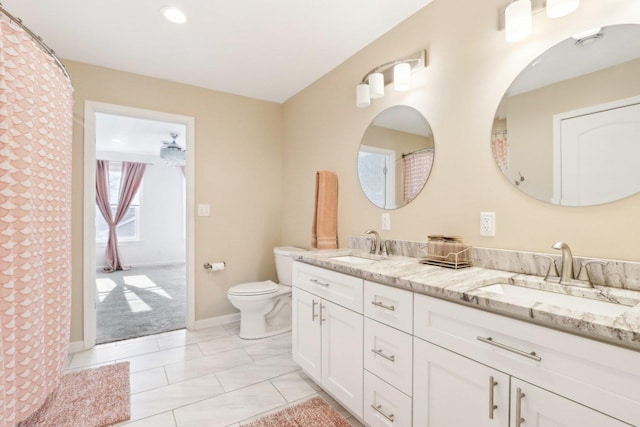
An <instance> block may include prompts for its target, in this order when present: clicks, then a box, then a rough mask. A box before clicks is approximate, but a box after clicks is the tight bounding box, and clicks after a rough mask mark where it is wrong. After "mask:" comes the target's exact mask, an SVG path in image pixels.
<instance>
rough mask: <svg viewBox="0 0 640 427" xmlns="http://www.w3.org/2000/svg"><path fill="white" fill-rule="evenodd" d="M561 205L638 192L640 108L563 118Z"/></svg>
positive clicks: (615, 109) (561, 131)
mask: <svg viewBox="0 0 640 427" xmlns="http://www.w3.org/2000/svg"><path fill="white" fill-rule="evenodd" d="M560 137H561V160H560V163H561V181H562V182H561V201H560V203H561V204H562V205H565V206H581V205H596V204H602V203H607V202H610V201H612V200H618V199H621V198H624V197H627V196H631V195H633V194H635V193H637V192H638V191H640V104H634V105H628V106H625V107H619V108H613V109H609V110H605V111H599V112H595V113H591V114H585V115H582V116H578V117H572V118H568V119H564V120H562V122H561V124H560Z"/></svg>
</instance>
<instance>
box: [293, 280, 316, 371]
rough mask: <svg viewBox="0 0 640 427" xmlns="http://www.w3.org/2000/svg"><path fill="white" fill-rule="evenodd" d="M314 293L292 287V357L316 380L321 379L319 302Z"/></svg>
mask: <svg viewBox="0 0 640 427" xmlns="http://www.w3.org/2000/svg"><path fill="white" fill-rule="evenodd" d="M321 301H322V300H321V299H320V298H319V297H317V296H315V295H312V294H310V293H308V292H305V291H303V290H301V289H298V288H296V287H294V288H293V289H292V304H293V307H292V325H291V333H292V343H291V345H292V349H291V351H292V358H293V360H294V361H295V362H296V363H297V364H298V365H300V367H301V368H302V369H304V371H305V372H306V373H307V374H308V375H309V376H310V377H311V378H313V379H314V380H315V381H316V382H318V383H319V382H320V381H321V379H322V376H321V369H322V363H321V358H322V352H321V347H320V345H321V333H320V303H321Z"/></svg>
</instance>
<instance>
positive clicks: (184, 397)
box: [131, 374, 224, 420]
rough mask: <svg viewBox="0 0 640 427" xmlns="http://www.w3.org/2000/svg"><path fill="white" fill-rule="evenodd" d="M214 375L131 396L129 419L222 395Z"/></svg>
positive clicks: (144, 416)
mask: <svg viewBox="0 0 640 427" xmlns="http://www.w3.org/2000/svg"><path fill="white" fill-rule="evenodd" d="M223 392H224V391H223V389H222V387H221V386H220V383H219V382H218V380H217V378H216V376H215V375H214V374H211V375H205V376H202V377H198V378H194V379H191V380H187V381H182V382H179V383H176V384H171V385H168V386H165V387H160V388H156V389H153V390H149V391H145V392H142V393H137V394H133V395H131V419H132V420H139V419H142V418H146V417H149V416H151V415H156V414H160V413H162V412H166V411H167V410H172V409H175V408H179V407H180V406H184V405H189V404H191V403H195V402H199V401H201V400H204V399H208V398H211V397H213V396H217V395H219V394H221V393H223Z"/></svg>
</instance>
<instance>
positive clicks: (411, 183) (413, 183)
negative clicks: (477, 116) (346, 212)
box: [358, 105, 434, 209]
mask: <svg viewBox="0 0 640 427" xmlns="http://www.w3.org/2000/svg"><path fill="white" fill-rule="evenodd" d="M433 152H434V146H433V134H432V132H431V127H430V126H429V123H428V122H427V119H425V118H424V116H423V115H422V114H421V113H420V112H419V111H417V110H416V109H414V108H412V107H409V106H405V105H396V106H393V107H390V108H387V109H386V110H384V111H383V112H381V113H380V114H378V115H377V116H376V118H375V119H373V121H372V122H371V124H370V125H369V127H368V128H367V130H366V131H365V133H364V136H363V137H362V141H361V145H360V151H359V152H358V177H359V178H360V186H361V187H362V191H364V194H365V195H366V196H367V198H368V199H369V200H370V201H371V203H373V204H374V205H376V206H377V207H379V208H383V209H396V208H399V207H402V206H404V205H406V204H407V203H409V202H411V201H412V200H413V199H414V198H415V197H416V196H417V195H418V194H419V193H420V191H421V190H422V188H423V187H424V184H425V183H426V182H427V178H428V177H429V174H430V173H431V166H432V164H433Z"/></svg>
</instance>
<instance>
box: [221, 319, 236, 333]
mask: <svg viewBox="0 0 640 427" xmlns="http://www.w3.org/2000/svg"><path fill="white" fill-rule="evenodd" d="M222 326H223V327H224V328H225V329H226V330H227V332H229V334H231V335H238V334H240V321H237V322H231V323H227V324H225V325H222Z"/></svg>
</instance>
